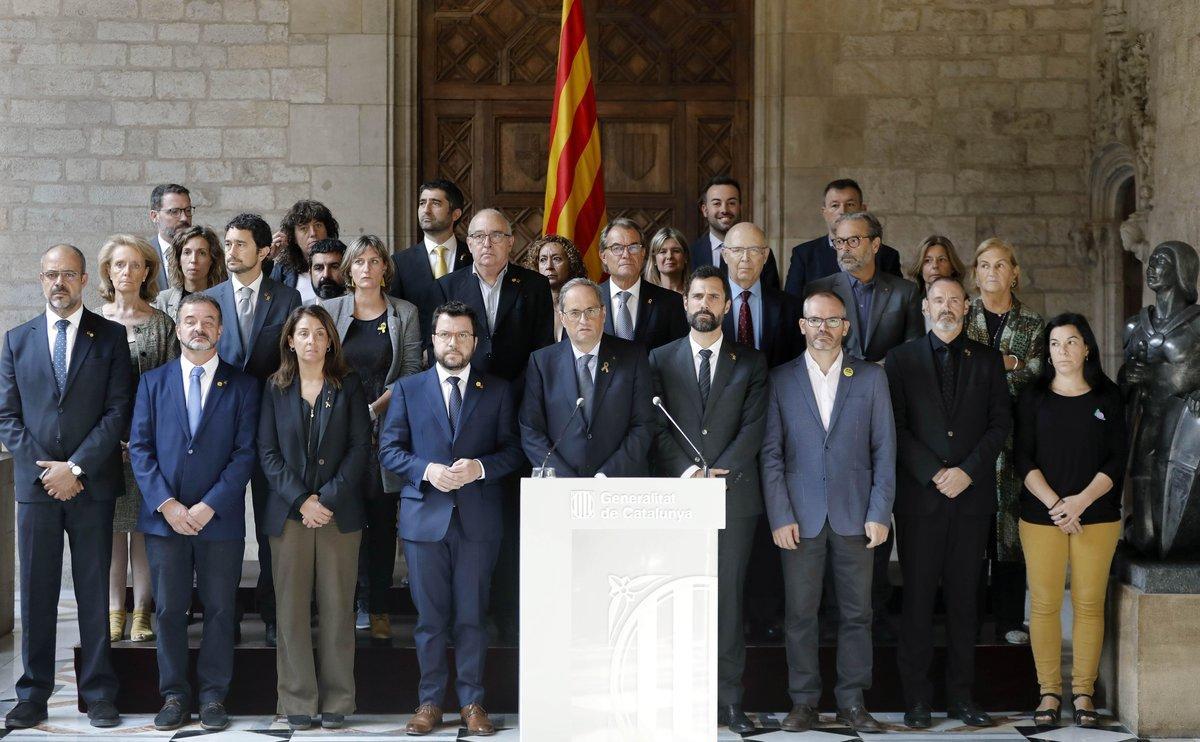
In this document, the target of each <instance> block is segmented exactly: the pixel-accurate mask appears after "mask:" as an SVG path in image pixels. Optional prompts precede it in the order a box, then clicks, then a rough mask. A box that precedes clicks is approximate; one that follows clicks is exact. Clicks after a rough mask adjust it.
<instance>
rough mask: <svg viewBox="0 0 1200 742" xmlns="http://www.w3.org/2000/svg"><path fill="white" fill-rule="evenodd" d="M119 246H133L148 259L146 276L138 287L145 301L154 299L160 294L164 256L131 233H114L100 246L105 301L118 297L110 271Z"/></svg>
mask: <svg viewBox="0 0 1200 742" xmlns="http://www.w3.org/2000/svg"><path fill="white" fill-rule="evenodd" d="M118 247H132V248H133V249H134V250H137V251H138V252H139V253H141V254H142V259H143V260H145V261H146V277H145V278H143V279H142V285H141V286H139V287H138V296H139V297H141V298H142V300H143V301H152V300H153V299H154V297H155V296H157V295H158V269H159V266H160V265H161V264H162V258H160V257H159V255H158V250H156V249H154V248H153V247H151V246H150V243H149V242H146V241H145V240H143V239H142V238H141V237H135V236H134V235H131V234H114V235H113V236H111V237H109V238H108V240H106V241H105V243H104V247H101V248H100V298H102V299H104V300H105V301H112V300H113V299H115V298H116V295H117V292H116V289H114V288H113V282H112V277H111V276H109V275H108V271H109V269H110V268H111V267H112V258H113V253H114V252H116V251H117V248H118Z"/></svg>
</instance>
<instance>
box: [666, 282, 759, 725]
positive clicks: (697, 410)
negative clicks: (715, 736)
mask: <svg viewBox="0 0 1200 742" xmlns="http://www.w3.org/2000/svg"><path fill="white" fill-rule="evenodd" d="M683 305H684V309H685V311H686V312H687V319H688V325H689V326H690V327H691V331H690V332H689V333H688V336H687V337H685V338H680V339H679V340H676V341H674V342H671V343H667V344H666V345H663V346H661V347H659V348H656V349H655V350H653V351H652V352H651V353H650V370H651V375H652V377H653V379H654V392H655V394H657V395H658V396H659V397H661V399H662V404H663V406H664V407H666V409H667V410H668V411H669V412H670V413H671V414H672V416H673V417H674V418H675V420H676V421H677V422H678V423H679V426H680V427H681V428H683V431H684V432H685V433H687V435H688V437H689V438H691V439H692V441H693V442H695V444H696V446H697V447H698V448H699V449H700V453H701V454H703V455H704V458H703V459H701V458H699V457H697V456H696V454H695V452H694V451H693V450H692V447H691V446H690V445H689V444H688V442H687V441H686V440H685V439H684V438H683V436H681V435H680V434H679V432H678V431H676V430H675V428H674V427H673V426H670V425H668V424H664V425H662V426H661V427H660V428H659V432H658V436H657V439H656V441H655V452H656V457H655V462H656V468H657V469H658V474H660V475H661V476H666V477H703V476H705V471H704V467H705V465H707V466H708V467H710V468H709V470H708V472H707V474H708V476H710V477H723V478H724V479H725V484H726V487H725V528H724V530H722V531H721V532H720V533H719V534H718V538H717V580H718V582H719V583H720V585H721V589H720V591H719V592H718V595H717V652H718V656H717V705H718V714H717V716H718V721H719V722H720V723H722V724H727V725H728V726H729V729H730V730H731V731H733V732H735V733H738V734H741V733H744V732H748V731H750V730H752V729H754V725H753V723H751V722H750V720H749V718H748V717H747V716H746V715H745V713H743V712H742V670H743V669H744V667H745V664H746V647H745V642H744V640H743V637H742V602H743V598H742V596H743V589H742V588H743V585H744V583H745V580H746V565H747V564H748V563H749V561H750V547H751V542H752V540H753V537H754V531H755V527H756V525H757V522H758V517H759V515H760V514H761V513H762V511H763V507H762V491H761V489H760V487H759V474H758V450H759V448H760V447H761V446H762V443H763V429H764V425H765V420H766V418H765V412H766V400H767V359H766V356H764V355H763V354H762V353H760V352H759V351H757V350H755V349H754V348H752V347H749V346H746V345H741V344H738V343H734V342H732V341H730V340H727V339H726V338H725V337H724V335H723V333H722V331H721V319H722V318H723V317H724V316H725V314H726V313H727V312H728V311H729V287H728V285H727V284H726V283H725V279H724V278H722V276H721V271H720V270H719V269H718V268H716V267H714V266H711V265H705V266H701V267H699V268H697V269H696V271H695V272H694V273H692V277H691V280H690V282H689V283H688V287H687V295H686V296H684V297H683Z"/></svg>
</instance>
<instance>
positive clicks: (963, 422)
mask: <svg viewBox="0 0 1200 742" xmlns="http://www.w3.org/2000/svg"><path fill="white" fill-rule="evenodd" d="M964 341H965V342H964V346H963V349H962V351H961V353H960V356H959V365H958V376H957V383H956V384H955V395H954V406H953V408H952V410H951V411H950V413H949V415H947V414H946V413H945V412H944V411H943V409H942V401H941V396H942V395H941V385H940V383H939V381H938V378H939V377H938V374H937V366H936V361H935V360H934V357H933V349H932V347H931V346H930V344H929V338H928V336H923V337H920V338H917V339H916V340H913V341H911V342H908V343H905V344H904V345H901V346H899V347H897V348H893V349H892V350H891V351H890V352H889V353H888V354H887V360H886V362H885V363H884V369H885V370H886V371H887V376H888V385H889V386H890V387H891V393H892V412H893V414H894V415H895V417H896V443H897V459H898V462H899V466H898V467H897V468H898V471H897V472H896V507H895V512H896V514H897V515H913V516H923V515H932V514H934V513H938V512H944V511H945V510H946V509H947V508H951V507H954V508H958V509H959V511H960V512H963V513H966V514H970V515H987V514H990V513H994V512H996V457H997V456H999V455H1000V449H1001V448H1003V447H1004V443H1005V441H1006V440H1007V439H1008V434H1009V432H1010V431H1011V430H1012V402H1011V400H1010V399H1009V396H1008V385H1007V383H1005V380H1004V362H1003V361H1002V360H1001V358H1000V354H999V353H998V352H996V351H995V350H993V349H992V348H989V347H988V346H986V345H983V344H982V343H977V342H975V341H974V340H967V339H965V338H964ZM948 467H958V468H960V469H962V470H963V471H965V472H966V473H967V475H968V476H969V477H971V485H970V486H969V487H967V489H966V490H965V491H963V493H962V494H960V495H959V496H958V497H957V498H955V499H954V500H951V499H949V498H948V497H946V496H945V495H943V494H942V493H940V492H938V490H937V487H935V486H934V485H933V483H932V479H933V477H934V475H935V474H937V472H938V470H939V469H942V468H948Z"/></svg>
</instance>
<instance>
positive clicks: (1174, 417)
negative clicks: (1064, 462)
mask: <svg viewBox="0 0 1200 742" xmlns="http://www.w3.org/2000/svg"><path fill="white" fill-rule="evenodd" d="M1198 274H1200V259H1198V258H1197V255H1196V250H1195V248H1193V247H1192V246H1191V245H1189V244H1187V243H1186V242H1175V241H1172V242H1164V243H1162V244H1160V245H1159V246H1158V247H1156V248H1154V251H1153V252H1152V253H1151V254H1150V258H1149V260H1148V261H1147V263H1146V285H1147V286H1148V287H1149V288H1150V290H1151V291H1153V292H1154V297H1155V298H1154V304H1153V305H1152V306H1148V307H1145V308H1143V309H1142V311H1141V312H1139V313H1138V314H1137V315H1136V316H1135V317H1132V318H1130V319H1129V321H1128V322H1126V324H1125V364H1124V365H1123V366H1122V367H1121V372H1120V375H1119V380H1120V383H1121V387H1122V389H1123V390H1124V391H1125V394H1126V404H1127V409H1128V411H1129V429H1130V431H1131V435H1132V440H1131V441H1130V447H1129V451H1130V462H1129V468H1128V476H1129V487H1128V491H1129V492H1130V494H1131V496H1132V508H1131V513H1130V516H1131V517H1130V520H1129V526H1128V528H1127V530H1126V540H1127V541H1128V542H1129V543H1130V544H1131V545H1132V546H1133V547H1134V548H1135V549H1136V550H1137V551H1138V552H1140V553H1141V554H1142V555H1143V556H1147V557H1151V558H1157V559H1180V558H1196V557H1200V486H1198V483H1200V477H1198V476H1197V473H1198V469H1200V306H1197V304H1196V279H1197V275H1198Z"/></svg>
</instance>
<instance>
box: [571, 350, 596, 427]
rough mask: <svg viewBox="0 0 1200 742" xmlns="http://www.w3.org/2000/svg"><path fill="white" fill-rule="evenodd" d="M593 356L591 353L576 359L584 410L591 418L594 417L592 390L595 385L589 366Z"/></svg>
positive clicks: (576, 370) (576, 373)
mask: <svg viewBox="0 0 1200 742" xmlns="http://www.w3.org/2000/svg"><path fill="white" fill-rule="evenodd" d="M593 357H594V356H592V355H591V354H590V353H589V354H588V355H585V356H580V357H578V358H576V359H575V376H576V377H577V378H578V379H579V396H581V397H583V412H584V414H585V415H587V418H588V419H589V420H591V419H592V392H593V390H594V389H595V385H594V384H593V383H592V372H591V369H590V368H588V366H589V365H590V364H591V362H592V358H593Z"/></svg>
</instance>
